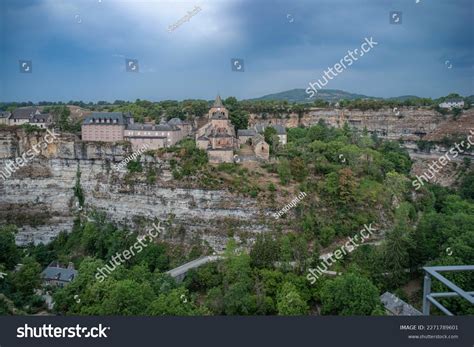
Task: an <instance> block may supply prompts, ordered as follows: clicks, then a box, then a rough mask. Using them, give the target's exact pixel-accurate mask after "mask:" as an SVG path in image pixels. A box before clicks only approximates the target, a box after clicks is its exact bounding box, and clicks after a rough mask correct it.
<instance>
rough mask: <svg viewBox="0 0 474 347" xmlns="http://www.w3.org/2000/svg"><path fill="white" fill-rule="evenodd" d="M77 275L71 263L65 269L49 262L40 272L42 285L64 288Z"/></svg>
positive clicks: (56, 263)
mask: <svg viewBox="0 0 474 347" xmlns="http://www.w3.org/2000/svg"><path fill="white" fill-rule="evenodd" d="M77 275H78V272H77V270H76V269H75V268H74V264H73V263H69V265H68V266H67V267H62V266H61V265H60V264H59V263H58V262H55V261H53V262H51V264H49V265H48V267H47V268H46V269H44V270H43V272H41V278H42V280H43V284H44V285H52V286H57V287H64V286H65V285H68V284H69V283H71V282H72V281H73V280H74V279H75V278H76V277H77Z"/></svg>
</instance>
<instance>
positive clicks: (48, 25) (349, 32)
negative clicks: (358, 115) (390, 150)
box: [0, 0, 474, 102]
mask: <svg viewBox="0 0 474 347" xmlns="http://www.w3.org/2000/svg"><path fill="white" fill-rule="evenodd" d="M417 1H418V2H417ZM193 10H195V12H194V13H193V12H192V11H193ZM393 11H399V12H401V17H399V20H398V24H391V23H390V13H391V12H393ZM473 14H474V1H472V0H287V1H279V0H196V1H175V0H166V1H165V0H148V1H141V0H0V53H1V54H0V101H33V102H38V101H43V100H44V101H69V100H82V101H85V102H89V101H94V102H95V101H98V100H105V101H114V100H131V101H133V100H135V99H137V98H139V99H146V100H151V101H160V100H167V99H175V100H183V99H207V100H209V99H213V98H214V96H215V95H216V94H217V93H219V94H220V95H221V96H222V97H228V96H235V97H237V98H238V99H246V98H255V97H260V96H263V95H266V94H270V93H275V92H281V91H285V90H289V89H294V88H304V89H306V88H307V87H308V83H309V82H314V81H317V80H318V79H320V78H321V77H322V75H323V73H324V70H326V69H327V68H328V67H332V66H334V64H336V63H337V62H339V61H340V60H341V59H342V58H343V57H344V56H345V55H346V54H347V52H348V50H352V51H353V50H354V49H355V48H359V47H360V45H361V44H362V43H363V42H364V39H365V38H372V39H373V41H375V42H377V43H378V44H377V45H376V46H374V47H373V48H372V49H371V50H370V51H369V52H367V53H366V54H365V55H364V56H362V57H359V59H358V60H357V61H354V63H353V64H352V65H351V66H347V68H346V69H345V70H343V71H342V72H341V73H339V74H338V75H337V76H336V77H334V78H333V79H332V80H330V81H329V82H328V84H327V85H326V88H329V89H342V90H344V91H348V92H352V93H359V94H364V95H369V96H377V97H392V96H400V95H417V96H421V97H433V98H435V97H439V96H443V95H447V94H449V93H451V92H456V93H459V94H461V95H465V96H467V95H472V94H474V79H473V77H474V55H473V51H474V24H473V23H474V21H473V19H472V17H473ZM185 16H188V20H187V21H184V22H182V23H181V24H180V25H178V26H177V27H175V28H173V27H172V25H173V24H175V23H177V22H178V21H179V20H180V19H181V18H183V17H185ZM394 20H396V19H394ZM126 59H137V60H138V72H128V71H126ZM232 59H239V62H238V63H236V64H235V65H234V68H237V67H239V66H243V68H241V69H240V70H243V71H233V70H232V66H233V65H232ZM241 60H243V64H242V63H241ZM20 61H27V63H26V64H27V65H24V67H23V68H28V65H29V64H30V63H29V62H30V61H31V66H30V70H29V71H31V73H24V72H21V71H20V70H21V69H20Z"/></svg>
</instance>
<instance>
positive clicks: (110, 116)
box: [82, 112, 134, 142]
mask: <svg viewBox="0 0 474 347" xmlns="http://www.w3.org/2000/svg"><path fill="white" fill-rule="evenodd" d="M133 123H134V122H133V117H132V115H131V114H130V113H124V112H92V114H90V115H89V116H87V117H86V118H84V121H83V123H82V140H83V141H100V142H117V141H123V135H124V130H125V127H126V126H127V125H128V124H133Z"/></svg>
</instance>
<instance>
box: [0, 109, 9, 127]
mask: <svg viewBox="0 0 474 347" xmlns="http://www.w3.org/2000/svg"><path fill="white" fill-rule="evenodd" d="M11 115H12V114H11V113H10V112H4V111H0V124H4V125H8V119H9V118H10V116H11Z"/></svg>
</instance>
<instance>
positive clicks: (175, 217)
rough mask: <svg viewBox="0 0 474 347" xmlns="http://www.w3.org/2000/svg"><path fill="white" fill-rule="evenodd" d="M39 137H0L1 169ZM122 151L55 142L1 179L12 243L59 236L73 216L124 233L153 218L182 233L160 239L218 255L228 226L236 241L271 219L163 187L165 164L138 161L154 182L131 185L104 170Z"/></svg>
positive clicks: (248, 204) (121, 174) (230, 200)
mask: <svg viewBox="0 0 474 347" xmlns="http://www.w3.org/2000/svg"><path fill="white" fill-rule="evenodd" d="M42 136H43V134H42V133H40V132H38V133H34V134H30V135H27V134H25V133H24V132H23V130H20V129H15V130H11V129H9V130H0V168H2V169H3V168H4V165H5V163H6V161H7V160H8V159H14V158H15V157H19V156H21V155H22V153H24V152H25V151H27V150H28V149H30V148H31V146H32V145H33V144H36V143H38V142H39V141H41V138H42ZM127 150H128V147H127V145H126V144H123V145H111V144H101V143H84V142H82V141H80V140H79V139H77V138H74V137H73V136H71V135H68V136H61V137H60V140H59V141H58V142H57V143H53V144H50V145H49V146H48V148H46V149H45V150H43V151H41V154H40V155H38V156H37V157H36V158H34V159H33V160H32V161H31V162H29V163H28V164H27V165H25V166H24V167H22V168H21V169H20V170H18V171H17V172H15V173H13V174H12V175H11V177H9V178H8V179H7V180H3V179H0V223H5V222H9V223H11V222H13V223H15V224H17V225H19V226H21V228H20V232H19V233H18V235H17V243H18V244H25V243H27V242H32V241H33V242H35V243H39V242H48V241H49V240H50V239H51V238H53V237H55V236H56V235H57V234H58V233H59V232H60V231H62V230H68V231H70V229H71V227H72V224H73V220H74V217H75V216H77V214H78V213H79V212H81V213H82V212H90V211H92V210H97V211H101V212H105V213H106V215H107V218H108V219H110V220H111V221H114V222H116V223H118V224H123V225H125V226H128V227H140V226H142V225H144V224H146V223H147V222H150V221H152V220H155V219H158V220H167V221H170V225H171V227H170V228H172V229H173V230H177V229H182V227H184V229H185V230H186V233H185V234H184V235H176V234H177V233H176V232H175V233H174V234H173V235H165V236H164V237H168V238H176V237H178V236H179V237H181V238H185V239H187V240H188V241H190V240H192V239H193V238H196V237H198V238H199V239H201V240H204V241H206V242H207V243H208V244H209V245H210V246H211V247H212V248H214V249H215V250H220V249H222V247H223V246H224V245H225V242H226V239H227V238H228V235H227V232H228V231H227V230H228V228H225V227H223V226H225V225H228V226H231V229H233V230H234V231H235V235H236V237H243V236H244V235H246V234H248V233H254V232H259V231H262V230H265V229H266V228H267V226H266V224H265V222H264V220H263V218H262V217H263V216H264V215H265V214H267V215H269V214H270V212H266V211H264V210H261V209H260V207H259V205H258V204H257V201H256V200H255V199H250V198H245V197H239V198H238V199H237V198H236V196H233V195H232V194H230V193H229V192H227V191H224V190H206V189H199V188H186V187H179V186H176V184H174V183H173V184H170V183H169V182H168V180H169V177H170V176H171V175H170V168H169V163H168V161H166V160H161V159H159V158H154V157H151V156H146V155H145V156H144V157H142V160H143V161H145V162H146V161H148V162H153V163H154V165H155V167H157V168H158V172H159V177H158V178H157V182H156V183H155V184H148V183H146V182H145V180H143V182H140V181H138V182H137V181H136V180H134V181H133V182H131V180H129V179H127V172H126V170H122V171H116V170H113V169H112V168H111V163H118V162H120V161H121V160H123V159H124V157H125V156H126V155H127ZM78 167H79V170H80V172H81V179H80V182H81V186H82V188H83V190H84V195H85V206H84V209H83V210H82V211H79V209H78V206H79V205H78V203H77V199H76V198H75V196H74V192H73V187H74V185H75V183H76V172H77V169H78ZM148 225H149V224H148Z"/></svg>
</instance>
